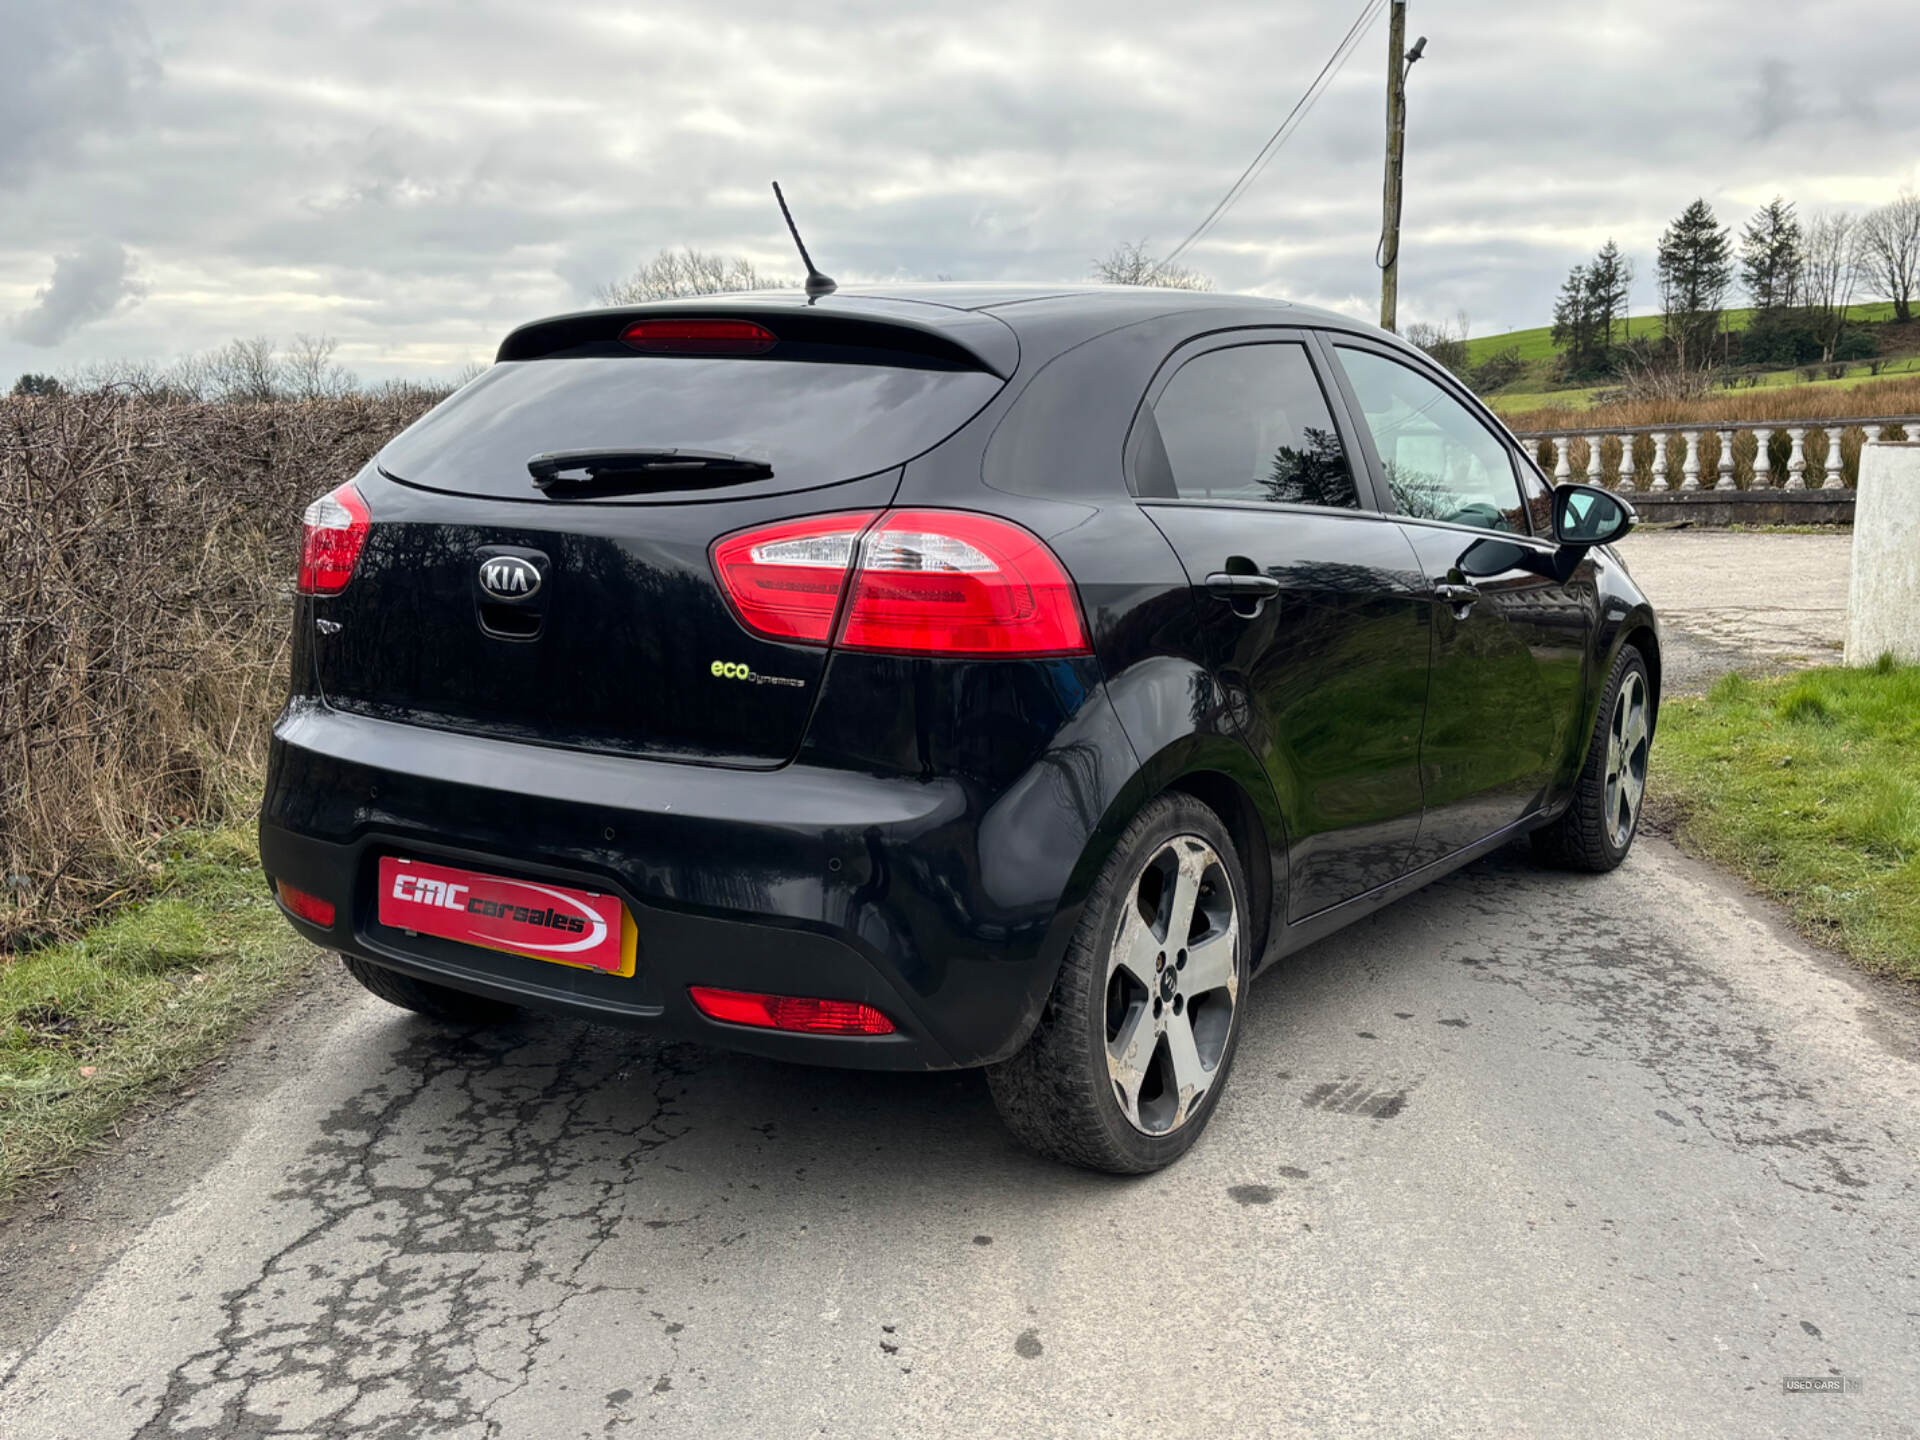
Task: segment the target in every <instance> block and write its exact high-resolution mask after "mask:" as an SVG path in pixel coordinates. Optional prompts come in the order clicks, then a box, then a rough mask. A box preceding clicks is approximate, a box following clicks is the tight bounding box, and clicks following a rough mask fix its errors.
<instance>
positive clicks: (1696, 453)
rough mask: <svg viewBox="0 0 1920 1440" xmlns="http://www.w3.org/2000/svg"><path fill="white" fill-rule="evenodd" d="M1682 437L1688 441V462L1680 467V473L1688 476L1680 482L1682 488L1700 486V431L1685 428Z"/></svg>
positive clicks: (1693, 488) (1688, 488)
mask: <svg viewBox="0 0 1920 1440" xmlns="http://www.w3.org/2000/svg"><path fill="white" fill-rule="evenodd" d="M1680 438H1681V439H1682V440H1684V441H1686V442H1687V462H1686V464H1684V465H1682V466H1681V467H1680V473H1681V474H1682V475H1684V476H1685V477H1686V478H1685V479H1684V480H1682V481H1681V482H1680V488H1681V489H1682V490H1698V489H1699V488H1700V432H1699V431H1698V430H1683V431H1681V432H1680Z"/></svg>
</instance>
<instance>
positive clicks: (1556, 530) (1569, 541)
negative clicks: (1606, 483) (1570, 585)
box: [1553, 485, 1640, 549]
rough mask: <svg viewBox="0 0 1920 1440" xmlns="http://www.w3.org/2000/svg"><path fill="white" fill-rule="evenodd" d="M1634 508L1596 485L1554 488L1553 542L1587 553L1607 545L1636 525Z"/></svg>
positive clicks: (1637, 518) (1559, 486)
mask: <svg viewBox="0 0 1920 1440" xmlns="http://www.w3.org/2000/svg"><path fill="white" fill-rule="evenodd" d="M1639 520H1640V517H1639V516H1638V515H1636V514H1635V513H1634V510H1633V507H1632V506H1631V505H1629V504H1628V503H1627V502H1626V501H1625V500H1622V499H1621V498H1620V497H1619V496H1618V495H1616V494H1614V493H1613V492H1612V491H1611V490H1602V489H1601V488H1600V487H1599V486H1597V485H1556V486H1554V487H1553V538H1554V539H1555V540H1558V541H1559V542H1560V543H1561V544H1562V545H1577V546H1580V547H1581V548H1582V549H1590V548H1591V547H1593V546H1595V545H1610V544H1612V543H1613V542H1614V541H1615V540H1618V539H1620V537H1621V536H1623V535H1625V534H1626V533H1627V532H1628V531H1629V530H1631V529H1633V527H1634V526H1635V525H1636V524H1638V523H1639Z"/></svg>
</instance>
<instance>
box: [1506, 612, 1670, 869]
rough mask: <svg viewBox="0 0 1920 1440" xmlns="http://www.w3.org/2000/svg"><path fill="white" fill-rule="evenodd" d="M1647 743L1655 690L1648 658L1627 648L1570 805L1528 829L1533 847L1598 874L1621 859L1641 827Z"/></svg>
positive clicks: (1548, 858)
mask: <svg viewBox="0 0 1920 1440" xmlns="http://www.w3.org/2000/svg"><path fill="white" fill-rule="evenodd" d="M1652 748H1653V687H1652V685H1651V684H1650V683H1649V682H1648V679H1647V662H1646V661H1645V660H1644V659H1642V658H1641V655H1640V652H1639V651H1638V650H1636V649H1635V648H1634V647H1632V646H1631V645H1629V646H1628V647H1627V648H1626V649H1624V650H1622V651H1621V652H1620V657H1619V658H1618V659H1617V660H1615V661H1614V662H1613V673H1612V675H1610V676H1609V677H1608V678H1607V688H1606V691H1605V692H1604V693H1603V694H1602V695H1601V697H1600V713H1599V715H1598V716H1597V717H1596V719H1595V720H1594V727H1593V739H1592V741H1591V742H1590V743H1589V744H1588V746H1587V763H1586V765H1585V767H1584V768H1582V770H1581V771H1580V778H1579V780H1578V781H1577V782H1576V783H1575V784H1574V787H1573V803H1572V804H1571V805H1569V806H1568V807H1567V810H1566V813H1565V814H1563V815H1562V816H1561V817H1560V818H1559V819H1558V820H1555V821H1554V822H1553V823H1552V824H1551V825H1547V826H1544V827H1542V828H1541V829H1539V830H1536V831H1534V832H1533V852H1534V854H1535V855H1536V856H1537V857H1539V858H1540V859H1541V860H1544V861H1545V862H1546V863H1548V864H1549V865H1555V866H1558V867H1560V868H1561V869H1564V870H1586V871H1591V872H1593V873H1595V874H1602V873H1604V872H1606V871H1608V870H1611V869H1613V868H1614V867H1615V866H1616V865H1618V864H1619V863H1620V862H1621V861H1622V860H1624V859H1626V858H1627V852H1628V851H1629V850H1631V849H1632V848H1633V837H1634V834H1635V832H1636V831H1638V830H1639V828H1640V802H1641V801H1642V800H1643V799H1645V798H1646V793H1647V760H1648V757H1649V754H1650V752H1651V750H1652Z"/></svg>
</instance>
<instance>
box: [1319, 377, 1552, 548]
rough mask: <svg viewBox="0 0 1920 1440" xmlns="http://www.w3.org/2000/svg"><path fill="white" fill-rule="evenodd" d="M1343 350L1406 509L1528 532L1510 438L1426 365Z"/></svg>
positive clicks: (1391, 483)
mask: <svg viewBox="0 0 1920 1440" xmlns="http://www.w3.org/2000/svg"><path fill="white" fill-rule="evenodd" d="M1339 350H1340V363H1341V364H1342V365H1344V366H1345V367H1346V371H1347V379H1348V380H1349V381H1351V382H1352V384H1353V389H1354V394H1355V395H1356V396H1358V397H1359V400H1360V409H1361V412H1362V414H1363V415H1364V416H1365V418H1366V424H1367V429H1368V430H1369V431H1370V432H1371V433H1372V435H1373V443H1374V446H1375V447H1376V448H1377V449H1378V450H1379V452H1380V463H1381V464H1382V465H1383V466H1384V467H1385V469H1386V481H1387V488H1388V489H1390V490H1391V491H1392V492H1393V498H1394V500H1395V502H1396V503H1397V504H1398V505H1399V507H1400V510H1401V513H1402V514H1405V515H1410V516H1412V517H1414V518H1415V519H1419V520H1445V521H1447V522H1449V523H1451V524H1454V525H1477V526H1479V527H1481V528H1482V529H1485V530H1513V531H1518V532H1519V533H1521V534H1523V535H1524V534H1525V533H1526V532H1527V520H1526V512H1525V510H1524V509H1523V508H1522V506H1521V503H1520V489H1519V486H1518V484H1517V483H1516V482H1515V480H1514V477H1513V459H1512V457H1511V456H1510V455H1509V454H1508V452H1507V447H1506V444H1505V442H1504V441H1502V440H1500V439H1499V438H1497V437H1496V436H1495V435H1494V434H1493V433H1492V432H1491V431H1490V430H1488V429H1487V427H1486V426H1484V425H1482V424H1481V423H1480V421H1479V420H1477V419H1476V418H1475V417H1474V415H1473V412H1472V411H1470V410H1468V409H1467V407H1466V406H1464V405H1462V404H1461V403H1460V402H1459V401H1458V400H1456V399H1454V398H1453V397H1452V396H1451V395H1449V394H1448V393H1447V392H1446V391H1445V390H1443V389H1441V388H1440V386H1439V385H1437V384H1435V383H1434V382H1433V381H1431V380H1429V379H1428V378H1427V377H1426V376H1424V375H1422V374H1421V373H1420V372H1419V371H1417V370H1414V369H1412V368H1410V367H1408V366H1406V365H1402V364H1400V363H1399V362H1397V361H1394V360H1388V359H1386V358H1385V357H1384V356H1381V355H1375V354H1373V353H1372V352H1371V351H1368V350H1349V349H1348V348H1347V347H1345V346H1344V345H1343V346H1341V347H1339Z"/></svg>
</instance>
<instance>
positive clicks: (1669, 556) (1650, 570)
mask: <svg viewBox="0 0 1920 1440" xmlns="http://www.w3.org/2000/svg"><path fill="white" fill-rule="evenodd" d="M1620 552H1621V554H1622V555H1624V556H1625V557H1626V561H1627V567H1628V569H1630V570H1631V571H1632V572H1633V578H1634V579H1635V580H1636V581H1637V582H1638V583H1639V585H1640V588H1641V589H1642V590H1644V591H1646V593H1647V597H1648V598H1649V599H1650V600H1652V601H1653V604H1654V608H1655V609H1656V610H1658V611H1659V612H1660V630H1661V636H1662V639H1663V641H1664V642H1665V649H1664V655H1663V659H1664V660H1665V667H1666V677H1665V678H1666V687H1667V692H1668V693H1669V694H1695V693H1698V692H1699V691H1701V690H1704V689H1705V688H1706V687H1707V686H1708V685H1710V684H1712V683H1713V681H1714V680H1715V679H1717V678H1718V677H1719V676H1721V675H1724V674H1725V673H1726V672H1727V671H1729V670H1788V669H1792V668H1794V667H1795V666H1798V665H1832V664H1838V663H1839V660H1840V651H1841V647H1842V646H1843V645H1844V644H1845V642H1846V635H1847V586H1848V584H1849V581H1850V577H1851V575H1852V558H1853V534H1852V532H1851V531H1842V532H1839V533H1837V534H1832V535H1766V534H1737V533H1735V532H1732V531H1727V530H1656V531H1641V532H1640V533H1638V534H1635V535H1630V536H1628V537H1627V539H1626V541H1625V542H1624V543H1623V544H1622V545H1621V546H1620Z"/></svg>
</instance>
